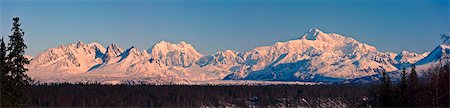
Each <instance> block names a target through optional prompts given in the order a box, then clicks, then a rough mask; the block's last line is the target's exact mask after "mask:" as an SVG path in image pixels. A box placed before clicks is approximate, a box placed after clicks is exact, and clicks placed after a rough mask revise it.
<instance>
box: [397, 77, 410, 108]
mask: <svg viewBox="0 0 450 108" xmlns="http://www.w3.org/2000/svg"><path fill="white" fill-rule="evenodd" d="M407 87H408V83H407V74H406V69H405V68H403V70H402V79H401V80H400V83H398V86H397V88H398V93H397V96H398V97H397V103H398V104H397V105H399V106H407V104H408V91H407Z"/></svg>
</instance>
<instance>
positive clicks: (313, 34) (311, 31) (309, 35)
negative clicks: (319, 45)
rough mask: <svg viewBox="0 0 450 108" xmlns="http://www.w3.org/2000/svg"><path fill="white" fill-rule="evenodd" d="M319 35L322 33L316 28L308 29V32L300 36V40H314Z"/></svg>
mask: <svg viewBox="0 0 450 108" xmlns="http://www.w3.org/2000/svg"><path fill="white" fill-rule="evenodd" d="M320 33H323V32H322V31H320V30H319V29H318V28H311V29H309V31H308V32H306V33H305V34H304V35H303V36H302V39H307V40H316V39H317V35H319V34H320Z"/></svg>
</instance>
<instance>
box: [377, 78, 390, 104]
mask: <svg viewBox="0 0 450 108" xmlns="http://www.w3.org/2000/svg"><path fill="white" fill-rule="evenodd" d="M382 74H383V77H381V81H382V85H381V87H380V91H379V93H380V98H379V102H381V105H382V106H384V107H391V106H393V99H392V97H393V96H392V88H391V80H390V77H389V75H387V74H386V72H384V71H383V73H382Z"/></svg>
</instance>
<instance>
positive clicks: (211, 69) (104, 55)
mask: <svg viewBox="0 0 450 108" xmlns="http://www.w3.org/2000/svg"><path fill="white" fill-rule="evenodd" d="M448 51H450V46H448V45H447V44H442V45H440V46H438V48H436V49H435V51H433V52H431V53H429V52H425V53H423V54H417V53H413V52H407V51H403V52H401V53H400V54H395V53H391V52H380V51H378V50H377V49H376V48H375V47H373V46H370V45H368V44H365V43H361V42H358V41H357V40H355V39H353V38H351V37H346V36H342V35H339V34H336V33H325V32H322V31H320V30H319V29H310V30H309V31H308V32H306V33H305V34H304V35H303V36H300V37H299V38H298V39H295V40H289V41H286V42H276V43H275V44H274V45H271V46H260V47H256V48H254V49H253V50H251V51H248V52H236V51H232V50H226V51H223V52H217V53H215V54H211V55H203V54H201V53H199V52H197V51H196V50H195V48H194V47H193V46H192V45H191V44H188V43H186V42H184V41H182V42H180V43H178V44H174V43H170V42H165V41H161V42H159V43H157V44H155V45H153V46H152V47H151V48H150V49H148V50H138V49H137V48H134V47H130V48H128V49H123V48H120V47H119V46H117V45H115V44H111V45H109V46H107V47H106V48H105V47H104V46H102V45H100V44H99V43H95V42H93V43H89V44H85V43H83V42H76V43H73V44H69V45H61V46H59V47H56V48H50V49H48V50H45V51H43V52H42V53H40V54H38V55H37V56H35V57H30V58H32V59H31V62H30V64H29V65H28V66H27V67H28V68H29V72H28V75H30V76H31V77H32V78H34V79H36V80H37V81H40V82H102V83H123V82H127V81H143V82H151V83H191V82H196V81H212V80H258V81H260V80H262V81H314V82H335V81H342V80H348V79H355V78H361V77H367V76H372V75H376V74H379V73H381V72H383V71H386V72H394V71H397V70H399V69H401V68H403V67H405V66H408V65H410V64H413V63H417V64H418V65H429V64H432V63H436V62H437V61H438V60H439V59H440V58H442V57H444V56H445V55H447V52H448Z"/></svg>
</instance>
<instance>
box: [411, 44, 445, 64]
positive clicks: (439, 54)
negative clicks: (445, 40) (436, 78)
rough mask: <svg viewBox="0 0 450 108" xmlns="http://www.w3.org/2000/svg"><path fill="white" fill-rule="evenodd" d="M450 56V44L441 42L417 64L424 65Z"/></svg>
mask: <svg viewBox="0 0 450 108" xmlns="http://www.w3.org/2000/svg"><path fill="white" fill-rule="evenodd" d="M449 57H450V45H447V44H441V45H439V46H438V47H436V48H435V49H434V50H433V51H432V52H430V53H429V54H428V55H427V56H426V57H425V58H423V59H422V60H420V61H418V62H417V63H416V64H417V65H423V64H427V63H432V62H438V61H440V60H443V59H447V60H448V59H449Z"/></svg>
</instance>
